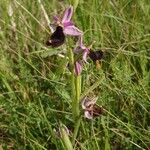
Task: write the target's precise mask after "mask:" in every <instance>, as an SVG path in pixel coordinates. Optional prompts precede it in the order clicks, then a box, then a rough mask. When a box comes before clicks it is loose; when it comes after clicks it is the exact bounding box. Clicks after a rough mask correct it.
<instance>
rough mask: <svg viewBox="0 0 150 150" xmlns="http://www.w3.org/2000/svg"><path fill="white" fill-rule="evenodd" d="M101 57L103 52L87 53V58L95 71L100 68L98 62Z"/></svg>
mask: <svg viewBox="0 0 150 150" xmlns="http://www.w3.org/2000/svg"><path fill="white" fill-rule="evenodd" d="M103 56H104V52H103V51H101V50H98V51H90V52H89V57H90V58H91V59H92V61H93V62H94V63H95V64H96V68H97V69H99V68H100V60H101V59H102V58H103Z"/></svg>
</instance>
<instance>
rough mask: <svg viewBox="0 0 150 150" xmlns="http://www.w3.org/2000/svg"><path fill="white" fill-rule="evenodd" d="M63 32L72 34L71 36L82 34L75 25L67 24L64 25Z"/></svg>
mask: <svg viewBox="0 0 150 150" xmlns="http://www.w3.org/2000/svg"><path fill="white" fill-rule="evenodd" d="M64 33H65V34H67V35H72V36H79V35H82V31H80V30H79V29H78V28H77V27H75V26H67V27H65V28H64Z"/></svg>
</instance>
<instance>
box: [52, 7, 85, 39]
mask: <svg viewBox="0 0 150 150" xmlns="http://www.w3.org/2000/svg"><path fill="white" fill-rule="evenodd" d="M72 15H73V7H72V6H69V7H68V8H67V9H66V10H65V12H64V15H63V17H62V19H61V18H59V17H57V16H54V20H55V22H56V24H57V25H58V26H61V27H62V28H63V32H64V34H66V35H72V36H80V35H82V34H83V33H82V31H81V30H79V29H78V28H77V27H75V26H74V24H73V22H72V21H71V18H72Z"/></svg>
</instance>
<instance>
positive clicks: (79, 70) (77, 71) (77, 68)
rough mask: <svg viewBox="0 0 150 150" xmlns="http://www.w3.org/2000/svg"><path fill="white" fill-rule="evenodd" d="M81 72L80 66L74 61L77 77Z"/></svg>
mask: <svg viewBox="0 0 150 150" xmlns="http://www.w3.org/2000/svg"><path fill="white" fill-rule="evenodd" d="M81 72H82V65H81V63H80V62H78V61H76V62H75V74H76V75H77V76H78V75H80V74H81Z"/></svg>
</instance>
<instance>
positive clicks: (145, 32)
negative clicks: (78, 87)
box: [0, 0, 150, 149]
mask: <svg viewBox="0 0 150 150" xmlns="http://www.w3.org/2000/svg"><path fill="white" fill-rule="evenodd" d="M42 4H43V7H44V9H45V11H46V12H47V14H48V16H49V18H50V20H51V19H52V14H53V12H56V11H61V10H64V7H65V6H68V3H67V2H61V1H60V2H56V1H52V2H51V4H50V3H49V1H48V0H45V1H44V2H42ZM62 4H63V8H62V7H61V6H62ZM149 7H150V5H149V2H148V1H136V2H135V1H130V2H129V1H118V2H115V1H98V0H93V1H90V0H88V1H82V2H79V4H78V7H77V9H76V13H75V16H74V20H75V22H76V24H77V25H78V26H79V27H80V28H81V29H82V30H83V31H85V32H84V36H85V42H87V43H90V42H91V41H96V42H95V44H94V45H93V48H95V49H102V50H103V51H104V53H105V57H104V59H103V61H102V66H101V69H100V70H97V69H96V68H95V65H94V64H93V63H92V62H91V61H90V60H89V64H88V65H86V67H85V68H84V70H83V72H82V83H81V84H82V91H81V97H84V96H85V95H87V94H94V95H97V96H98V101H97V103H99V105H102V106H104V108H105V109H106V115H105V116H102V117H99V118H96V119H95V120H92V121H88V120H86V119H85V118H83V119H82V122H81V126H80V127H79V132H78V135H77V137H76V139H75V147H74V148H76V149H104V148H105V149H149V147H150V140H149V136H150V132H149V125H150V124H149V120H150V117H149V109H150V108H149V105H150V95H149V91H150V86H149V85H150V73H149V71H150V69H149V68H150V67H149V63H150V61H149V60H150V55H149V47H150V42H149V36H150V35H149V26H150V24H149V21H148V19H149ZM87 8H88V9H87ZM47 26H48V25H47V21H46V20H45V17H44V14H43V11H41V6H40V4H39V3H38V1H31V2H29V1H24V2H23V1H20V0H15V1H3V2H0V55H1V60H0V113H1V116H0V144H1V145H2V147H3V149H65V145H64V143H63V141H62V139H61V138H58V137H55V135H54V133H55V132H54V128H57V127H59V125H60V121H61V122H62V123H63V124H65V125H66V126H67V127H68V128H69V130H70V135H69V138H70V139H71V138H72V137H73V128H74V124H73V120H72V112H71V105H72V100H71V98H70V93H71V90H70V87H69V85H70V83H69V82H70V81H69V80H68V77H69V75H70V72H69V71H68V70H67V69H66V64H67V62H66V59H62V58H60V57H58V56H57V54H58V53H59V52H62V51H63V50H62V49H51V48H47V47H45V40H46V36H47V34H49V33H47V29H46V28H47ZM69 47H72V45H69ZM63 52H64V51H63Z"/></svg>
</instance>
